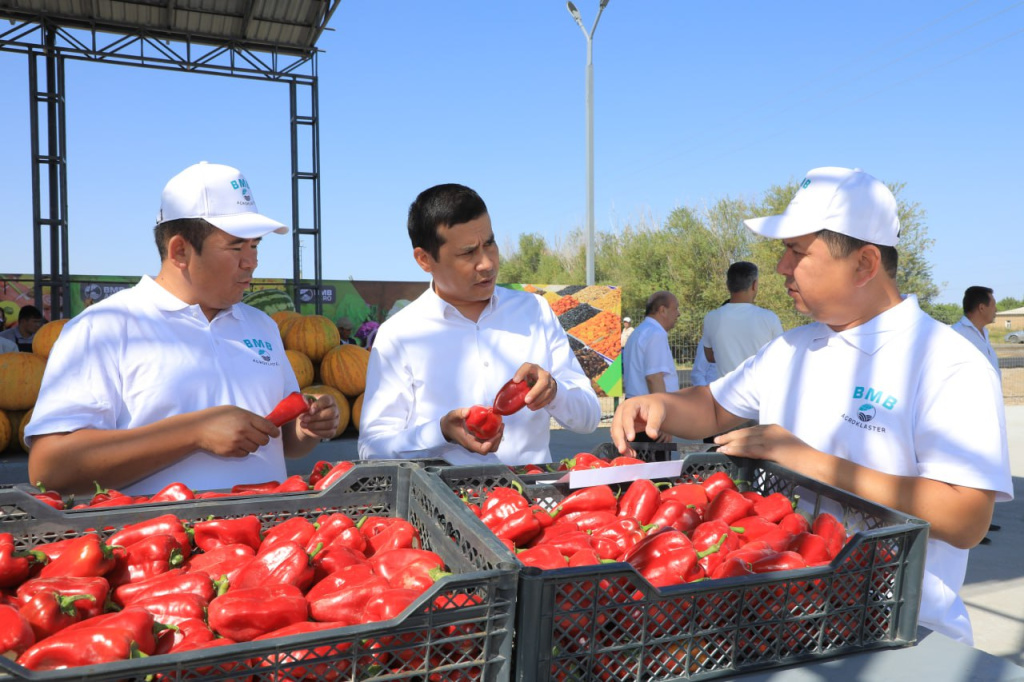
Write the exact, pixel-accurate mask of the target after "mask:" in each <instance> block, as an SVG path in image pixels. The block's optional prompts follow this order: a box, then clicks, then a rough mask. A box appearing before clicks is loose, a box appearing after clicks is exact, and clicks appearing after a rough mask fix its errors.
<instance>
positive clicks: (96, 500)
mask: <svg viewBox="0 0 1024 682" xmlns="http://www.w3.org/2000/svg"><path fill="white" fill-rule="evenodd" d="M93 483H94V484H95V485H96V492H95V493H94V494H93V496H92V498H91V499H90V500H89V502H88V504H87V505H86V506H89V507H95V506H97V505H100V504H102V503H103V502H106V501H108V500H111V499H116V498H118V497H123V498H125V502H126V503H127V504H130V503H131V501H132V499H133V498H132V496H131V495H125V494H124V493H122V492H120V491H118V490H114V489H113V488H104V487H103V486H101V485H100V482H99V481H93Z"/></svg>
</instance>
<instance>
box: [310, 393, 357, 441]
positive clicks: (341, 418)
mask: <svg viewBox="0 0 1024 682" xmlns="http://www.w3.org/2000/svg"><path fill="white" fill-rule="evenodd" d="M302 392H303V393H304V394H306V395H329V396H333V397H334V402H336V403H338V430H337V431H335V432H334V435H333V436H331V437H332V438H337V437H338V436H340V435H341V434H343V433H344V432H345V429H347V428H348V422H349V418H350V416H351V410H350V409H349V406H348V400H347V399H346V398H345V396H343V395H342V394H341V391H339V390H338V389H336V388H334V387H333V386H326V385H324V384H313V385H312V386H307V387H306V388H304V389H302Z"/></svg>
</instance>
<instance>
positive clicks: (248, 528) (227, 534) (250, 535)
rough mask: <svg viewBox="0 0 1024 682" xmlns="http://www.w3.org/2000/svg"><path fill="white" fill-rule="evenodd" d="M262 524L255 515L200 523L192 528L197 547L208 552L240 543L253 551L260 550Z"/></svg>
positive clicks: (212, 519)
mask: <svg viewBox="0 0 1024 682" xmlns="http://www.w3.org/2000/svg"><path fill="white" fill-rule="evenodd" d="M261 531H262V524H260V520H259V518H257V517H256V516H253V515H249V516H243V517H241V518H237V519H215V518H211V519H210V520H208V521H200V522H198V523H196V524H194V525H193V526H192V533H193V535H192V539H193V542H195V545H196V547H198V548H199V549H201V550H203V551H204V552H208V551H210V550H211V549H216V548H217V547H220V546H221V545H232V544H235V543H236V542H240V543H242V544H243V545H249V546H250V547H252V548H253V549H257V550H258V549H259V548H260V542H261V541H262V535H261Z"/></svg>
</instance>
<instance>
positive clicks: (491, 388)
mask: <svg viewBox="0 0 1024 682" xmlns="http://www.w3.org/2000/svg"><path fill="white" fill-rule="evenodd" d="M408 231H409V238H410V240H411V242H412V247H413V258H415V260H416V263H417V264H418V265H419V266H420V267H421V268H422V269H423V271H424V272H426V273H428V274H429V275H430V276H431V279H432V282H431V286H430V287H429V288H428V289H427V290H426V291H425V292H424V293H423V294H422V295H420V296H419V297H418V298H417V299H416V300H415V301H413V302H412V303H410V304H409V305H407V306H406V307H405V308H403V309H402V310H400V311H398V312H397V313H395V314H394V315H393V316H392V317H391V318H389V319H388V320H387V321H385V322H384V323H383V324H382V325H381V326H380V328H379V329H378V331H377V336H376V339H375V340H374V343H373V348H372V350H371V352H370V363H369V367H368V369H367V374H366V392H365V394H364V395H365V397H364V399H363V400H364V402H363V411H362V416H361V423H360V429H359V456H360V458H362V459H404V458H424V457H429V458H442V459H445V460H446V461H448V462H449V463H451V464H456V465H473V464H486V463H504V464H508V465H523V464H531V463H546V462H550V461H551V452H550V450H549V444H550V435H551V434H550V426H551V419H552V418H554V419H555V421H556V422H558V423H559V424H561V425H562V426H563V427H565V428H568V429H570V430H572V431H575V432H577V433H590V432H591V431H593V430H594V429H596V428H597V426H598V424H599V423H600V420H601V407H600V404H599V403H598V400H597V395H596V394H595V393H594V389H593V388H592V386H591V384H590V380H589V379H588V378H587V376H586V375H585V374H584V373H583V370H582V369H581V368H580V364H579V362H578V361H577V359H576V356H575V355H574V354H573V351H572V348H571V347H570V346H569V339H568V337H567V336H566V334H565V331H564V330H563V329H562V327H561V325H560V324H559V322H558V318H557V317H556V316H555V313H554V311H552V310H551V306H550V305H548V303H547V301H546V300H544V299H543V298H541V297H540V296H537V295H535V294H531V293H527V292H523V291H514V290H511V289H505V288H500V287H498V288H496V287H495V284H496V283H497V281H498V244H497V242H496V240H495V237H494V231H493V230H492V229H491V218H490V216H489V215H488V213H487V206H486V204H484V202H483V199H481V198H480V196H479V195H478V194H477V193H476V192H474V191H473V190H472V189H470V188H469V187H465V186H463V185H456V184H446V185H437V186H435V187H431V188H430V189H427V190H424V191H423V192H421V193H420V195H419V196H418V197H417V198H416V200H415V201H414V202H413V203H412V205H411V206H410V207H409V220H408ZM510 379H515V380H525V381H527V382H528V383H529V384H530V385H531V388H530V391H529V393H528V394H527V395H526V407H525V409H522V410H520V411H519V412H517V413H516V414H513V415H509V416H506V417H504V426H503V430H502V431H499V433H498V435H496V436H495V437H493V438H490V439H488V440H484V441H481V440H480V439H478V438H476V437H475V436H474V435H472V434H471V433H470V432H469V431H468V430H467V428H466V417H467V415H468V414H469V410H470V407H471V406H473V405H484V406H490V405H491V403H492V401H493V400H494V397H495V395H496V394H497V392H498V390H499V389H500V388H501V387H502V385H503V384H505V382H507V381H509V380H510Z"/></svg>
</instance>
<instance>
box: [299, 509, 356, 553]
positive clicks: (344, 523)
mask: <svg viewBox="0 0 1024 682" xmlns="http://www.w3.org/2000/svg"><path fill="white" fill-rule="evenodd" d="M355 525H356V524H355V522H354V521H352V519H351V518H349V517H348V516H347V515H345V514H339V513H334V514H321V515H320V516H319V517H318V518H317V520H316V524H314V526H313V533H312V535H310V536H309V538H308V539H307V540H306V542H305V543H304V545H305V547H306V549H307V550H310V551H312V550H313V549H314V548H315V547H316V546H317V545H323V546H324V547H330V546H331V545H332V544H334V541H335V540H336V539H337V538H338V536H339V535H341V533H343V532H344V531H346V530H348V529H350V528H355ZM360 551H362V550H360Z"/></svg>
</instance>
